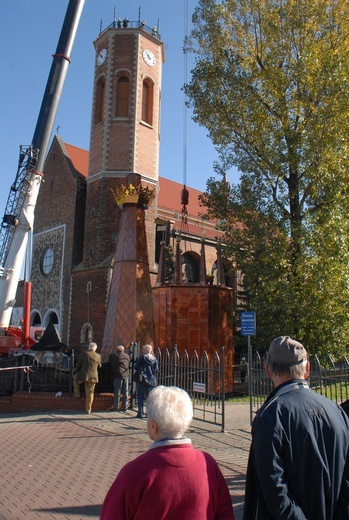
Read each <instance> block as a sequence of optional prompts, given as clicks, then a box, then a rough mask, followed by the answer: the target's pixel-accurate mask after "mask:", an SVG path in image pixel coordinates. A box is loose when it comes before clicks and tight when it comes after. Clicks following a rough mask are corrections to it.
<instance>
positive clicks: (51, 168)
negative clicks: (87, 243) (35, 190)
mask: <svg viewBox="0 0 349 520" xmlns="http://www.w3.org/2000/svg"><path fill="white" fill-rule="evenodd" d="M78 182H80V181H79V180H78V179H77V178H74V177H73V175H72V172H71V170H70V169H69V166H68V164H67V158H66V157H65V156H64V154H63V151H62V148H61V146H60V145H59V142H58V141H57V140H54V142H53V144H52V147H51V149H50V151H49V154H48V157H47V160H46V163H45V169H44V182H43V183H42V184H41V187H40V192H39V196H38V200H37V205H36V212H35V221H34V252H33V267H32V286H33V287H32V305H31V307H32V308H37V309H39V310H40V312H41V315H42V317H43V316H44V314H45V312H46V311H47V310H49V309H54V310H55V311H56V312H57V315H58V316H59V319H60V323H59V325H60V334H61V338H62V341H66V340H67V332H68V319H67V314H66V312H65V311H66V310H67V309H68V307H69V292H70V291H69V288H70V273H71V268H72V266H73V256H72V252H73V249H74V226H75V225H76V220H75V218H76V216H77V215H79V214H80V218H81V214H82V213H83V212H84V200H83V198H82V199H79V200H77V184H78ZM84 182H85V181H84V180H82V184H84ZM82 190H83V191H84V188H82ZM80 229H81V226H80ZM43 232H44V233H43ZM80 243H81V242H80ZM47 247H51V248H52V249H53V251H54V255H55V261H54V266H53V269H52V271H51V273H49V274H48V275H43V274H42V272H41V270H40V262H41V258H42V254H43V253H44V251H45V249H46V248H47ZM75 254H76V257H77V258H78V257H79V256H80V258H81V252H80V254H79V253H78V251H76V252H75Z"/></svg>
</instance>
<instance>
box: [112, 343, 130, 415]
mask: <svg viewBox="0 0 349 520" xmlns="http://www.w3.org/2000/svg"><path fill="white" fill-rule="evenodd" d="M109 364H110V367H111V373H112V376H113V386H114V400H113V407H112V408H110V410H109V411H110V412H117V411H119V402H120V394H122V411H123V412H126V409H127V398H128V378H129V368H130V356H129V355H128V354H126V352H125V348H124V347H123V345H118V346H117V347H116V352H115V354H110V356H109Z"/></svg>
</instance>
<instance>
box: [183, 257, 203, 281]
mask: <svg viewBox="0 0 349 520" xmlns="http://www.w3.org/2000/svg"><path fill="white" fill-rule="evenodd" d="M181 260H182V277H183V283H198V282H199V281H200V265H199V260H200V258H199V255H198V254H197V253H194V251H191V252H186V253H183V255H182V257H181Z"/></svg>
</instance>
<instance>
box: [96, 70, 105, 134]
mask: <svg viewBox="0 0 349 520" xmlns="http://www.w3.org/2000/svg"><path fill="white" fill-rule="evenodd" d="M104 99H105V78H104V77H102V78H99V80H98V81H97V86H96V101H95V117H94V120H95V124H97V123H100V122H101V121H103V118H104Z"/></svg>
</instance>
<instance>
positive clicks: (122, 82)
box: [116, 76, 129, 117]
mask: <svg viewBox="0 0 349 520" xmlns="http://www.w3.org/2000/svg"><path fill="white" fill-rule="evenodd" d="M128 102H129V80H128V78H125V77H124V76H123V77H122V78H120V79H119V81H118V87H117V93H116V117H128Z"/></svg>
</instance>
